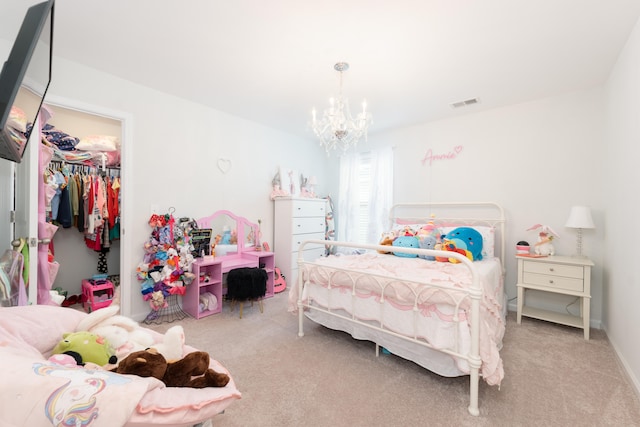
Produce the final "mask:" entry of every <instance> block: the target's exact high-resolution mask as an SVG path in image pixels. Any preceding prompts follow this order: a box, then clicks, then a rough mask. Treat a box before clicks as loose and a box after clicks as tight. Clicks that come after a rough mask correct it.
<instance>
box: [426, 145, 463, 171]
mask: <svg viewBox="0 0 640 427" xmlns="http://www.w3.org/2000/svg"><path fill="white" fill-rule="evenodd" d="M462 148H463V147H462V145H456V146H455V147H453V150H451V151H449V152H448V153H444V154H434V153H433V150H431V148H429V149H428V150H427V152H426V153H425V154H424V157H423V158H422V166H424V165H426V164H427V163H429V166H431V165H432V164H433V162H434V161H435V160H453V159H455V158H456V157H458V154H460V153H461V152H462Z"/></svg>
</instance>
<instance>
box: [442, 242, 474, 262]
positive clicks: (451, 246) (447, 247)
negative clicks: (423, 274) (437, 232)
mask: <svg viewBox="0 0 640 427" xmlns="http://www.w3.org/2000/svg"><path fill="white" fill-rule="evenodd" d="M442 250H443V251H449V252H457V253H459V254H461V255H464V256H466V257H467V258H468V259H469V261H473V255H472V254H471V252H470V251H468V250H466V249H462V248H458V247H457V246H456V243H455V242H454V241H453V240H447V239H445V240H444V242H443V243H442ZM444 259H445V260H446V261H449V262H450V263H453V264H457V263H459V262H460V260H458V259H456V258H453V257H450V258H444ZM439 261H442V260H439Z"/></svg>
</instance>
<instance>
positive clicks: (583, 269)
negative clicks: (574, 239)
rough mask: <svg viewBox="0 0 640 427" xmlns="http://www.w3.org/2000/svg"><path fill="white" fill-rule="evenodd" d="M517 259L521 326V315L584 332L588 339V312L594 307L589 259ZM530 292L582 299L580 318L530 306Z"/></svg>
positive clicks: (520, 257)
mask: <svg viewBox="0 0 640 427" xmlns="http://www.w3.org/2000/svg"><path fill="white" fill-rule="evenodd" d="M516 259H517V260H518V283H517V284H516V286H517V287H518V324H519V323H520V322H521V320H522V316H527V317H532V318H535V319H541V320H547V321H550V322H555V323H560V324H563V325H568V326H575V327H576V328H582V329H584V339H586V340H588V339H589V312H590V304H591V267H593V265H594V264H593V262H592V261H591V260H589V259H588V258H574V257H564V256H550V257H544V258H531V257H524V256H516ZM527 289H536V290H539V291H545V292H553V293H556V294H565V295H573V296H576V297H579V298H580V299H581V302H582V304H581V306H580V316H573V315H570V314H564V313H558V312H555V311H549V310H541V309H538V308H533V307H527V306H526V304H525V294H526V290H527Z"/></svg>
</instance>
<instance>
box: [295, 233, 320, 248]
mask: <svg viewBox="0 0 640 427" xmlns="http://www.w3.org/2000/svg"><path fill="white" fill-rule="evenodd" d="M305 240H324V233H305V234H294V235H293V236H292V239H291V251H292V252H295V251H297V250H298V247H299V246H300V244H301V243H302V242H304V241H305ZM320 246H322V247H324V245H315V244H313V245H312V244H309V245H307V246H305V247H304V248H305V250H308V249H311V248H317V247H320Z"/></svg>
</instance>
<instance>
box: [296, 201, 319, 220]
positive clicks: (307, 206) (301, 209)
mask: <svg viewBox="0 0 640 427" xmlns="http://www.w3.org/2000/svg"><path fill="white" fill-rule="evenodd" d="M326 213H327V211H326V204H325V203H324V202H320V203H318V202H302V201H296V202H294V203H293V209H292V215H293V216H294V217H298V216H321V217H322V218H323V220H324V217H325V215H326Z"/></svg>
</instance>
